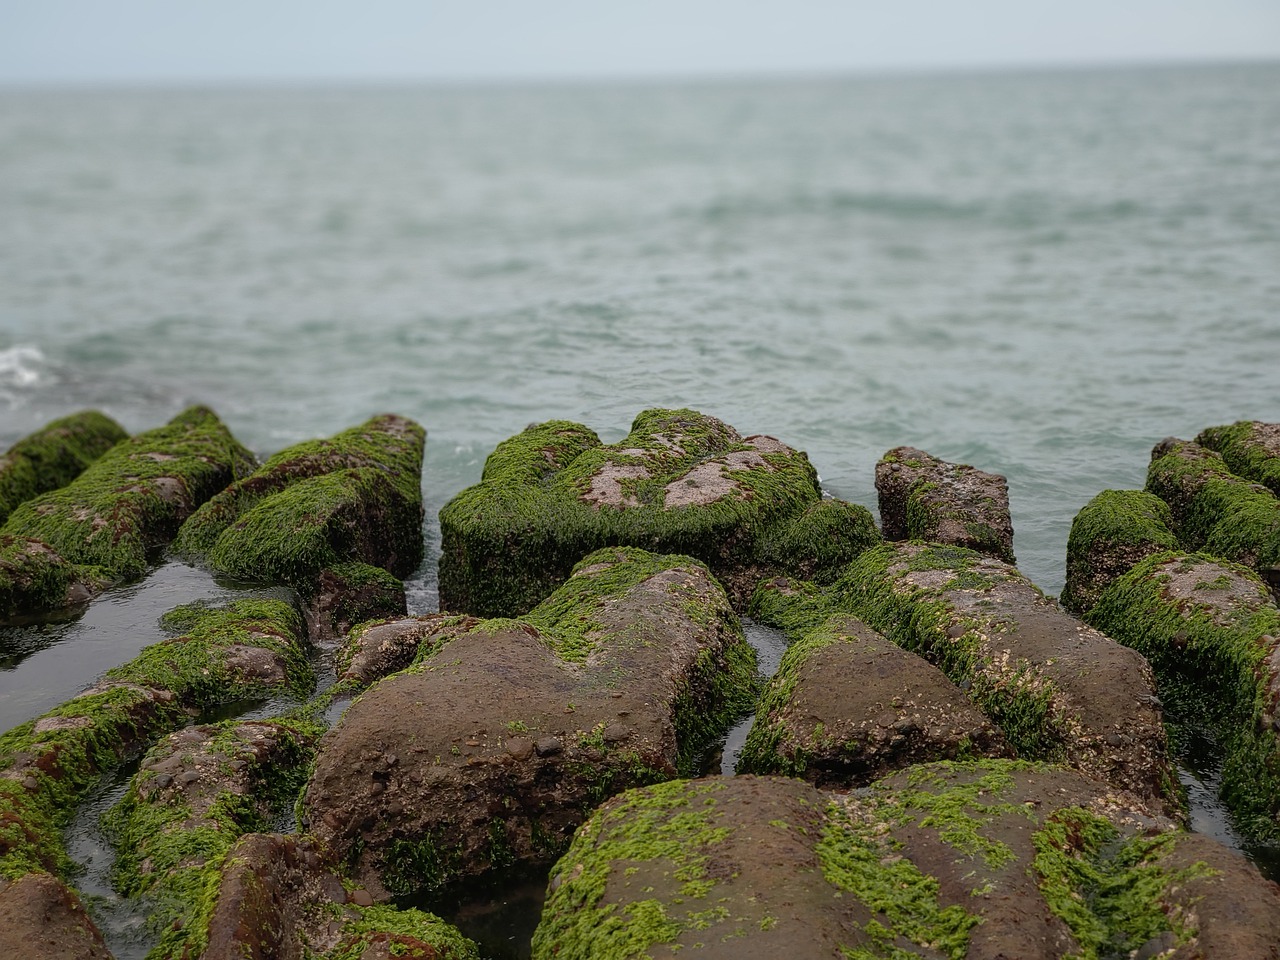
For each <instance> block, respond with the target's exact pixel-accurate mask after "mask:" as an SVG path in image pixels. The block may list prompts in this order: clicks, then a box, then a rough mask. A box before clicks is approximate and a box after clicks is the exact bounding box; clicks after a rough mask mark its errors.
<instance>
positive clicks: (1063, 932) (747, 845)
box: [533, 761, 1280, 960]
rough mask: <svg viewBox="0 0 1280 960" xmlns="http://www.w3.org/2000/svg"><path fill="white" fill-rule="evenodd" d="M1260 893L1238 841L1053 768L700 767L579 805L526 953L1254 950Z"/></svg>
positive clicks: (1271, 893)
mask: <svg viewBox="0 0 1280 960" xmlns="http://www.w3.org/2000/svg"><path fill="white" fill-rule="evenodd" d="M1278 908H1280V888H1277V887H1276V885H1275V884H1272V883H1268V882H1267V881H1264V880H1263V879H1262V878H1261V877H1260V876H1259V875H1258V872H1257V870H1256V869H1255V868H1253V867H1252V866H1250V865H1249V864H1248V863H1247V862H1245V861H1244V860H1243V858H1241V857H1240V856H1239V855H1237V854H1235V853H1233V852H1231V851H1229V850H1227V849H1226V848H1225V847H1222V846H1221V845H1219V844H1217V843H1215V842H1213V841H1211V840H1209V839H1208V838H1206V837H1201V836H1195V835H1192V834H1187V833H1183V832H1181V831H1179V830H1176V829H1174V825H1173V823H1172V822H1171V821H1169V820H1166V819H1162V818H1158V817H1157V818H1152V817H1149V816H1148V815H1147V814H1146V813H1145V812H1144V809H1143V805H1142V804H1141V803H1140V802H1139V801H1137V800H1136V799H1135V798H1132V797H1128V796H1126V795H1124V794H1117V793H1113V792H1110V791H1109V789H1108V788H1107V787H1104V786H1102V785H1100V784H1098V783H1096V782H1093V781H1090V780H1088V779H1087V778H1084V777H1081V776H1080V775H1078V774H1076V773H1073V772H1070V771H1066V770H1060V769H1054V768H1048V767H1041V766H1036V765H1029V764H1022V763H1011V762H1008V761H985V762H981V763H973V764H960V763H956V764H949V763H943V764H928V765H923V766H917V767H913V768H911V769H909V770H904V771H901V772H899V773H896V774H894V775H892V776H891V777H888V778H886V779H885V780H882V781H880V782H878V783H876V784H875V785H874V786H873V787H871V788H870V789H868V790H864V791H859V792H855V793H849V794H830V793H824V792H822V791H819V790H817V789H815V788H814V787H813V786H811V785H809V784H807V783H803V782H801V781H797V780H782V779H773V778H758V777H737V778H734V779H726V778H714V779H708V780H694V781H675V782H670V783H664V784H659V785H656V786H650V787H644V788H641V789H637V790H632V791H629V792H627V793H625V794H623V795H621V796H619V797H615V798H613V799H612V800H609V801H608V802H606V803H605V804H604V805H603V806H602V807H601V808H600V809H599V810H597V811H596V813H595V814H593V815H592V817H591V819H590V820H589V821H588V822H587V823H586V824H584V825H583V827H582V828H581V829H580V830H579V831H578V834H577V835H576V837H575V838H574V842H573V845H572V846H571V847H570V848H569V850H568V852H567V853H566V854H565V856H564V857H562V858H561V859H560V861H559V863H557V865H556V866H555V868H554V869H553V871H552V875H551V881H550V884H549V895H548V899H547V903H546V907H545V909H544V912H543V916H542V922H541V923H540V924H539V926H538V929H537V931H536V933H535V934H534V940H533V957H534V958H535V960H549V958H552V957H554V958H557V960H591V958H597V957H605V956H658V955H659V954H660V953H661V955H666V954H667V953H668V952H675V951H679V952H680V953H682V954H683V953H684V952H685V951H696V952H697V955H698V956H703V957H709V958H711V957H725V958H733V960H754V958H773V957H832V956H859V957H861V956H866V957H872V956H877V957H878V956H895V957H896V956H901V957H906V956H912V957H915V956H919V957H933V958H944V957H965V958H968V960H997V958H1006V960H1007V958H1015V957H1016V958H1018V960H1050V958H1052V960H1058V958H1061V957H1064V956H1132V955H1133V953H1134V952H1136V951H1139V950H1141V949H1143V948H1144V947H1146V946H1147V945H1148V944H1151V943H1152V942H1153V941H1155V942H1158V943H1159V942H1165V941H1167V942H1171V943H1173V944H1174V945H1175V946H1174V952H1173V953H1171V954H1169V955H1170V956H1173V957H1179V958H1183V957H1185V958H1187V960H1190V958H1192V957H1204V956H1223V957H1226V956H1240V957H1246V956H1247V957H1265V956H1274V954H1275V948H1276V944H1277V943H1280V909H1278ZM1166 934H1168V935H1169V937H1171V940H1170V939H1169V937H1166ZM1215 948H1216V949H1215Z"/></svg>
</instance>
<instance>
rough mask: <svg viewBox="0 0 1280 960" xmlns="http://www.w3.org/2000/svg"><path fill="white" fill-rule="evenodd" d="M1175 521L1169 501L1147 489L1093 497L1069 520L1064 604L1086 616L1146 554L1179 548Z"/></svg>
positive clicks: (1114, 491)
mask: <svg viewBox="0 0 1280 960" xmlns="http://www.w3.org/2000/svg"><path fill="white" fill-rule="evenodd" d="M1171 522H1172V518H1171V517H1170V514H1169V506H1168V504H1166V503H1165V502H1164V501H1163V500H1161V499H1160V498H1159V497H1157V496H1155V495H1154V494H1150V493H1147V492H1146V491H1145V490H1104V491H1102V493H1100V494H1098V495H1097V496H1096V497H1094V498H1093V499H1092V500H1090V501H1089V502H1088V503H1087V504H1085V505H1084V507H1083V508H1081V510H1080V512H1079V513H1077V514H1076V516H1075V519H1074V520H1072V522H1071V535H1070V536H1069V537H1068V538H1067V581H1066V585H1065V586H1064V587H1063V590H1062V596H1061V598H1060V599H1061V602H1062V605H1063V606H1064V607H1066V608H1067V609H1068V610H1070V611H1071V612H1072V613H1075V614H1077V615H1083V614H1084V613H1086V612H1087V611H1088V610H1089V608H1090V607H1092V606H1093V604H1094V603H1095V602H1096V601H1097V599H1098V595H1099V594H1100V593H1101V592H1102V591H1103V590H1105V589H1106V588H1107V587H1108V586H1109V585H1110V584H1111V583H1112V582H1113V581H1114V580H1116V579H1117V578H1118V577H1120V576H1122V575H1123V574H1125V573H1126V572H1127V571H1128V570H1130V569H1131V568H1132V567H1133V565H1134V564H1136V563H1137V562H1138V561H1139V560H1141V559H1142V558H1143V557H1149V556H1151V555H1152V554H1153V553H1160V552H1162V551H1164V550H1176V549H1177V547H1178V541H1177V538H1176V537H1175V536H1174V535H1173V531H1172V530H1171V529H1170V524H1171Z"/></svg>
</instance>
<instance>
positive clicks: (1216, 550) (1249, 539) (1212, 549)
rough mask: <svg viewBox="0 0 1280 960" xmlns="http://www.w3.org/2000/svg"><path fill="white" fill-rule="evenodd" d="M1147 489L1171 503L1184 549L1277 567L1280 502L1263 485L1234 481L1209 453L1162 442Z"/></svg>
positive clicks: (1180, 443) (1183, 443) (1260, 566)
mask: <svg viewBox="0 0 1280 960" xmlns="http://www.w3.org/2000/svg"><path fill="white" fill-rule="evenodd" d="M1146 488H1147V490H1148V491H1149V492H1150V493H1154V494H1155V495H1156V496H1158V497H1160V499H1162V500H1164V501H1165V502H1166V503H1167V504H1169V511H1170V516H1171V518H1172V522H1173V530H1174V532H1175V533H1176V534H1177V536H1178V542H1179V544H1180V545H1181V547H1182V548H1183V549H1184V550H1191V551H1197V550H1199V551H1204V552H1205V553H1209V554H1212V555H1213V556H1215V557H1219V558H1221V559H1223V560H1230V561H1232V562H1235V563H1243V564H1245V565H1246V566H1250V567H1253V568H1254V569H1257V570H1270V569H1274V568H1276V567H1280V500H1277V499H1276V497H1275V495H1273V494H1272V493H1271V491H1269V490H1268V489H1267V488H1266V487H1264V486H1262V485H1261V484H1258V483H1252V482H1250V481H1248V480H1243V479H1241V478H1240V477H1237V476H1236V475H1235V474H1233V473H1232V472H1231V470H1230V468H1229V467H1228V466H1227V464H1226V463H1225V462H1224V461H1223V459H1222V458H1221V457H1219V456H1218V455H1217V454H1216V453H1214V452H1213V451H1212V450H1209V449H1207V448H1205V447H1202V446H1200V445H1199V444H1196V443H1190V442H1187V441H1183V440H1176V439H1172V438H1171V439H1168V440H1164V441H1161V443H1159V444H1158V445H1157V446H1156V448H1155V451H1154V452H1153V453H1152V460H1151V465H1150V467H1148V468H1147V487H1146Z"/></svg>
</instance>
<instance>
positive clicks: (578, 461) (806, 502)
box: [440, 409, 878, 616]
mask: <svg viewBox="0 0 1280 960" xmlns="http://www.w3.org/2000/svg"><path fill="white" fill-rule="evenodd" d="M749 441H750V438H748V440H743V439H742V438H739V437H738V436H737V434H736V433H735V432H734V431H733V430H732V428H730V427H728V426H727V425H725V424H723V423H721V422H720V421H718V420H715V419H714V418H712V417H707V416H704V415H702V414H699V413H697V412H695V411H692V410H659V409H655V410H647V411H644V412H643V413H641V414H640V415H639V416H637V417H636V420H635V422H634V423H633V424H632V430H631V433H630V434H629V435H628V436H627V437H626V438H625V439H624V440H622V441H620V442H619V443H617V444H613V445H611V446H608V447H605V446H601V445H600V443H599V440H598V438H597V437H596V436H595V434H594V433H592V432H591V431H590V430H588V429H587V428H586V427H584V426H582V425H580V424H574V423H569V422H567V421H550V422H549V423H544V424H537V425H534V426H532V427H530V428H528V429H527V430H525V431H524V432H523V433H521V434H519V435H517V436H515V437H512V438H510V439H508V440H506V441H504V442H503V443H501V444H499V446H498V448H497V449H496V450H495V451H494V453H493V454H491V455H490V457H489V459H488V460H487V461H486V464H485V469H484V473H483V476H482V479H481V482H480V483H479V484H478V485H476V486H473V487H470V488H468V489H466V490H464V491H462V492H461V493H460V494H458V495H457V496H456V497H455V498H454V499H453V500H451V501H450V502H449V503H448V504H446V505H445V506H444V508H443V509H442V510H441V511H440V526H441V535H442V544H441V548H442V556H441V560H440V591H441V598H442V601H441V602H442V605H443V606H445V607H447V608H449V609H456V610H465V611H467V612H471V613H475V614H478V615H482V616H517V615H520V614H522V613H524V612H525V611H527V610H529V609H531V608H532V607H534V606H535V605H536V604H537V603H538V602H540V601H541V600H542V599H543V598H545V597H546V596H548V595H549V594H550V593H552V592H553V590H554V589H555V588H556V586H557V585H558V584H559V583H561V582H562V581H563V580H564V579H565V578H566V577H567V576H568V574H569V572H570V571H571V570H572V568H573V566H574V564H576V563H577V561H578V560H579V559H580V558H581V557H583V556H585V555H586V554H588V553H591V552H592V551H594V550H596V549H599V548H601V547H605V546H609V545H617V544H630V545H634V546H638V547H643V548H645V549H648V550H653V551H655V552H663V553H678V554H687V555H689V556H693V557H696V558H697V559H699V560H701V561H703V562H704V563H706V564H707V565H708V566H710V567H711V569H712V570H714V571H716V573H717V574H718V575H722V576H724V575H727V574H729V573H732V572H733V571H735V570H738V569H741V568H742V567H744V566H750V565H751V564H752V563H756V564H760V565H764V566H769V565H773V564H784V563H788V562H795V563H798V564H803V565H807V569H806V570H805V573H806V574H809V575H815V574H818V573H820V572H821V571H818V570H816V569H808V568H812V567H815V566H817V565H818V564H815V558H816V559H817V560H818V561H820V562H826V561H828V560H831V559H839V560H843V559H847V558H848V557H849V556H851V555H853V554H855V553H856V552H857V551H858V550H859V549H861V546H862V544H863V542H864V541H866V540H867V539H869V538H870V536H871V534H872V533H873V532H874V525H873V524H871V523H870V522H869V519H870V518H869V515H867V516H865V517H864V516H862V514H861V513H860V512H859V511H860V509H861V508H853V507H838V506H831V507H822V506H819V504H820V503H821V501H822V496H821V492H820V490H819V488H818V484H817V475H816V473H815V472H814V470H813V467H812V466H811V465H810V464H809V461H808V459H807V458H806V457H805V456H804V454H802V453H797V452H791V453H781V452H777V450H781V449H783V448H781V446H780V445H778V447H777V448H776V449H775V448H774V447H773V446H772V445H771V444H766V445H764V446H762V447H760V448H757V447H756V446H754V445H753V444H752V443H751V442H749ZM735 455H737V459H736V460H735V459H734V457H735ZM719 458H727V459H723V460H720V459H719ZM708 463H712V464H714V463H719V464H720V469H719V470H715V469H714V468H712V469H710V470H709V472H708V473H707V475H706V476H701V475H698V477H700V479H699V478H697V477H695V471H697V470H698V469H699V468H700V467H701V466H702V465H704V464H708ZM601 478H605V479H603V480H602V479H601ZM703 482H714V483H715V484H717V487H716V489H717V495H716V496H715V497H714V498H713V499H711V500H710V502H703V501H698V500H697V498H696V497H695V498H694V501H691V502H690V503H688V504H683V505H672V506H668V505H667V502H668V500H671V502H672V503H673V504H681V503H682V497H683V493H682V492H681V490H682V487H681V485H682V484H685V485H688V489H690V490H696V489H698V487H699V484H701V483H703ZM596 484H599V486H596ZM877 539H878V537H877Z"/></svg>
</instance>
